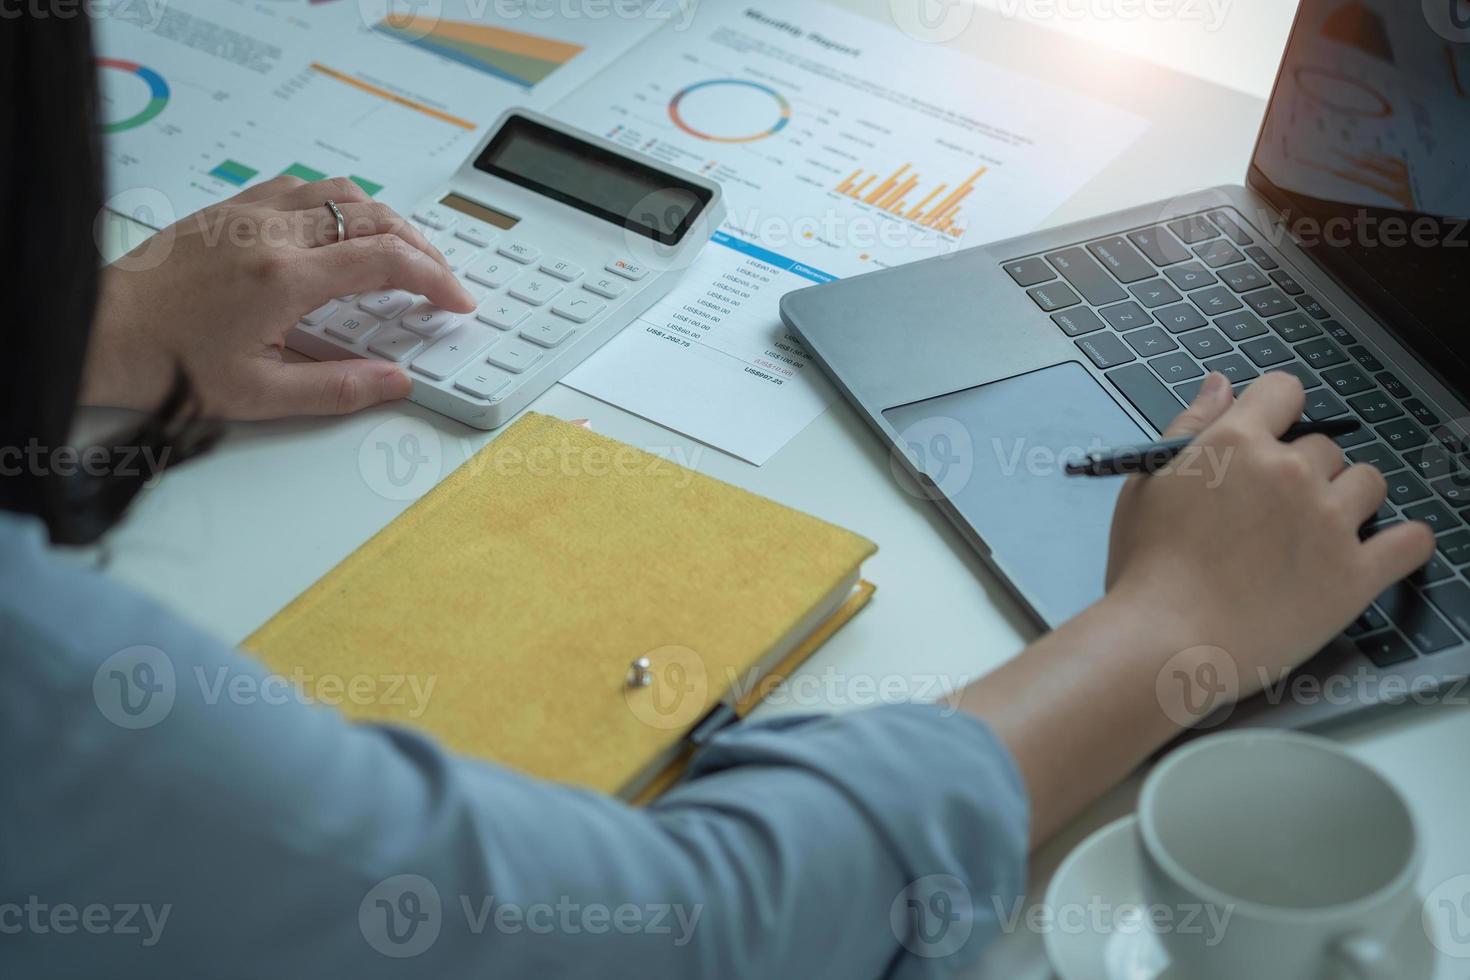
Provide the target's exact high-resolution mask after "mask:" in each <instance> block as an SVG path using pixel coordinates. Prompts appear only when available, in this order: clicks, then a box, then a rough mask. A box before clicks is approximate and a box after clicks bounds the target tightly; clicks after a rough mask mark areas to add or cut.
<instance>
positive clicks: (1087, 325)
mask: <svg viewBox="0 0 1470 980" xmlns="http://www.w3.org/2000/svg"><path fill="white" fill-rule="evenodd" d="M1051 319H1052V322H1053V323H1055V324H1056V325H1057V326H1059V327H1061V328H1062V332H1063V333H1065V334H1066V335H1067V336H1068V337H1080V336H1082V335H1083V334H1085V333H1092V332H1093V331H1094V330H1101V329H1102V328H1103V327H1104V326H1106V324H1104V323H1103V322H1102V317H1100V316H1098V315H1097V314H1096V313H1094V312H1092V311H1091V310H1089V309H1088V308H1087V307H1085V306H1079V307H1077V308H1076V309H1074V310H1064V311H1062V312H1060V313H1053V314H1052V315H1051Z"/></svg>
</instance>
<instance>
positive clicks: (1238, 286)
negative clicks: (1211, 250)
mask: <svg viewBox="0 0 1470 980" xmlns="http://www.w3.org/2000/svg"><path fill="white" fill-rule="evenodd" d="M1220 281H1221V282H1223V283H1224V284H1225V285H1227V286H1229V287H1230V288H1231V289H1233V290H1235V291H1236V292H1237V293H1248V292H1250V291H1251V290H1253V289H1262V288H1264V287H1266V286H1269V285H1271V282H1270V280H1268V279H1267V278H1266V277H1265V276H1263V275H1262V274H1261V271H1260V270H1259V269H1257V268H1256V267H1255V266H1253V265H1251V264H1250V263H1249V262H1242V263H1241V264H1240V265H1232V266H1231V267H1230V268H1228V269H1221V270H1220Z"/></svg>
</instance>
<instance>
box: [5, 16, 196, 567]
mask: <svg viewBox="0 0 1470 980" xmlns="http://www.w3.org/2000/svg"><path fill="white" fill-rule="evenodd" d="M18 6H19V5H12V4H11V2H10V0H0V14H3V15H4V16H3V17H0V270H3V271H0V277H3V278H0V283H3V285H4V295H6V296H8V297H9V298H10V300H11V302H12V304H14V303H15V302H16V301H17V300H20V301H22V302H24V301H26V300H27V299H28V300H29V301H31V302H34V303H35V306H33V307H32V309H33V310H36V311H44V317H42V318H32V317H25V318H22V314H21V310H20V309H19V308H17V307H15V306H14V305H12V309H11V315H10V319H9V323H8V329H7V330H6V334H7V335H8V336H9V337H10V341H9V343H10V351H9V357H8V360H9V362H10V364H11V368H10V371H9V372H8V374H9V377H7V378H6V380H5V382H4V384H3V385H0V449H3V450H4V451H6V453H7V454H8V455H9V456H10V457H11V458H10V460H8V461H7V465H5V467H4V469H5V472H4V473H3V474H0V509H3V510H8V511H14V512H18V513H23V514H32V515H34V516H36V517H39V518H40V519H41V520H42V521H43V522H44V523H45V524H46V527H47V529H48V530H49V532H50V535H51V539H52V540H53V541H55V542H57V543H62V544H86V543H90V542H93V541H95V540H97V539H98V538H99V537H101V536H102V534H103V533H105V532H106V531H107V529H108V528H110V527H111V526H112V525H113V524H115V523H116V522H117V520H118V519H119V518H121V516H122V514H123V512H124V511H125V510H126V509H127V507H128V505H129V503H131V502H132V500H133V498H134V497H135V496H136V495H137V493H138V492H139V490H141V489H142V487H143V485H144V483H145V482H146V481H147V480H148V478H149V476H150V475H151V474H149V473H146V472H143V468H142V467H136V466H129V467H126V468H123V467H118V468H117V471H115V472H114V471H111V470H110V469H109V470H108V471H106V472H105V473H104V474H103V475H87V474H86V473H84V472H83V471H82V470H81V469H74V468H72V467H66V468H65V469H66V471H67V472H68V473H71V474H72V475H67V476H63V475H58V474H57V473H56V472H55V470H57V469H59V468H60V467H55V466H43V467H31V468H29V469H28V468H27V467H26V466H25V465H16V464H15V462H14V460H15V458H17V457H16V454H17V452H18V453H20V454H21V457H20V458H29V457H26V456H25V454H26V453H27V452H29V447H37V446H39V447H41V448H42V449H44V450H46V451H48V452H49V451H51V450H54V449H56V448H58V447H63V446H65V445H66V444H67V439H68V437H69V435H70V432H71V429H72V424H73V421H74V419H75V415H76V409H77V398H78V396H79V393H80V390H81V381H82V370H83V367H84V364H85V357H86V350H87V341H88V338H89V337H90V335H91V331H92V317H93V314H94V312H95V308H96V304H97V293H98V278H99V270H98V261H99V255H98V252H97V247H96V244H95V239H94V227H95V222H96V221H97V219H98V217H99V215H101V213H102V159H101V147H100V139H101V137H100V134H99V131H98V125H97V118H98V116H97V101H98V99H97V80H96V68H95V65H94V62H93V58H92V31H91V24H90V22H89V18H88V17H87V16H86V15H85V14H83V13H82V12H81V11H80V10H77V11H70V12H69V14H70V16H67V15H65V14H63V13H61V12H60V11H52V12H50V13H33V12H25V13H20V11H19V10H17V9H16V8H17V7H18ZM17 14H19V16H16V15H17ZM195 419H196V416H195V403H194V399H193V398H192V397H191V395H190V392H189V387H188V383H187V381H186V380H185V379H184V377H183V375H182V374H180V375H179V377H178V379H177V380H176V382H175V385H174V390H173V391H172V392H171V393H170V394H169V396H168V397H167V398H166V399H165V401H164V403H163V404H162V405H160V406H159V407H158V409H157V410H156V411H155V412H154V413H153V414H152V415H150V416H148V417H146V418H145V419H144V420H143V421H142V422H141V423H140V424H139V425H138V427H137V429H136V430H135V431H133V432H131V433H127V434H126V435H123V436H119V437H118V439H117V444H119V445H127V446H129V447H137V448H138V449H139V450H148V451H151V452H152V458H154V459H167V460H170V461H172V462H174V463H177V462H180V461H182V458H183V457H185V456H189V455H193V454H194V452H195V451H196V450H199V449H202V448H203V447H204V444H205V442H207V441H208V437H206V438H205V439H203V440H201V439H200V438H199V436H198V435H197V433H196V432H195ZM165 447H169V452H167V453H164V452H163V450H164V449H165Z"/></svg>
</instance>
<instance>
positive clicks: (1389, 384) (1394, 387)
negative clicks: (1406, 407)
mask: <svg viewBox="0 0 1470 980" xmlns="http://www.w3.org/2000/svg"><path fill="white" fill-rule="evenodd" d="M1373 380H1374V381H1377V382H1378V383H1379V384H1380V385H1382V386H1383V390H1384V391H1386V392H1388V393H1389V394H1390V395H1392V396H1393V397H1395V398H1397V399H1399V400H1401V401H1402V400H1403V399H1405V398H1408V397H1409V396H1410V395H1411V394H1413V392H1411V391H1409V389H1408V388H1407V387H1406V386H1405V385H1404V383H1403V382H1402V381H1400V380H1399V379H1398V378H1397V377H1395V376H1394V375H1392V374H1390V373H1389V372H1387V371H1380V372H1379V373H1378V374H1375V375H1373Z"/></svg>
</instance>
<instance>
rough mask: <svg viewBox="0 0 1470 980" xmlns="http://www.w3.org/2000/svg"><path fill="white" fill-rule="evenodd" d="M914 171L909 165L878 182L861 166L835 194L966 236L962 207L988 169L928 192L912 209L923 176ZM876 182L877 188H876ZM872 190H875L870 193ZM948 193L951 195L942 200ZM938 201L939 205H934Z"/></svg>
mask: <svg viewBox="0 0 1470 980" xmlns="http://www.w3.org/2000/svg"><path fill="white" fill-rule="evenodd" d="M912 169H913V164H910V163H906V164H904V165H903V166H902V167H899V168H898V169H897V170H895V171H894V172H893V173H892V174H891V175H890V176H888V177H886V178H884V179H883V180H882V181H881V182H879V178H878V174H877V173H867V172H866V171H865V170H864V169H863V168H861V167H859V168H858V169H857V170H855V171H853V172H852V174H851V175H850V176H849V177H848V178H847V179H846V180H844V181H842V182H841V183H840V184H838V185H837V188H836V192H837V193H838V194H841V195H843V196H844V197H850V198H852V199H854V200H857V201H862V202H863V203H864V204H869V205H872V206H873V207H875V208H879V209H881V210H883V211H886V212H888V213H889V214H892V215H894V216H895V217H898V218H903V219H905V220H906V221H912V222H914V223H916V224H918V225H919V226H921V227H924V228H931V229H933V230H934V231H937V232H940V233H941V234H945V235H949V236H951V237H953V238H958V237H960V236H961V235H962V234H964V227H963V226H962V225H961V224H960V223H959V221H958V218H959V214H960V209H961V206H962V205H963V204H964V202H965V200H966V198H968V197H969V196H970V194H971V193H973V192H974V190H975V182H976V181H978V180H979V179H980V178H981V177H982V176H984V174H985V171H986V170H987V169H989V168H987V167H981V168H980V169H979V170H977V171H975V172H974V173H973V174H971V175H970V176H969V178H968V179H967V180H965V182H964V183H962V184H959V185H958V186H956V187H954V188H953V189H951V188H950V185H949V184H948V183H943V184H940V185H939V186H938V187H936V188H934V189H933V190H931V191H929V193H928V194H926V195H925V196H924V198H923V199H922V200H921V201H919V203H918V205H917V206H915V207H913V208H909V206H908V200H909V198H910V196H911V195H912V194H914V192H915V191H916V190H918V187H919V184H920V183H921V181H922V179H923V178H922V177H921V175H919V174H917V173H912V172H911V171H912ZM875 183H876V185H877V186H876V187H873V185H874V184H875ZM869 187H873V189H872V190H871V191H870V190H868V188H869ZM946 191H948V192H949V193H948V194H947V195H945V196H944V197H943V198H940V195H942V194H945V192H946ZM936 200H938V201H939V203H937V204H934V202H935V201H936ZM931 204H932V205H933V206H932V207H931V206H930V205H931Z"/></svg>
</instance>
